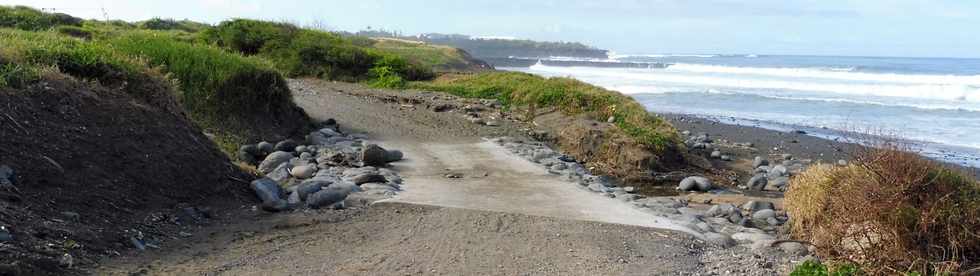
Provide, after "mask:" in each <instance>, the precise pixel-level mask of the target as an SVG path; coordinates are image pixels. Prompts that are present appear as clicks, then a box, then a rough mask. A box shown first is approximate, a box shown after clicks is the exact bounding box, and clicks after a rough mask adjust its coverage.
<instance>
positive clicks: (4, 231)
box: [0, 226, 14, 242]
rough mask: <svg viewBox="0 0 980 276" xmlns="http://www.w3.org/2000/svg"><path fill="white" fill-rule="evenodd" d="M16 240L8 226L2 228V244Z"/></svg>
mask: <svg viewBox="0 0 980 276" xmlns="http://www.w3.org/2000/svg"><path fill="white" fill-rule="evenodd" d="M13 240H14V235H12V234H10V230H7V227H6V226H0V242H9V241H13Z"/></svg>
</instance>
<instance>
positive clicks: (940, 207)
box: [785, 145, 980, 275]
mask: <svg viewBox="0 0 980 276" xmlns="http://www.w3.org/2000/svg"><path fill="white" fill-rule="evenodd" d="M857 157H858V158H857V159H856V160H855V161H854V162H852V164H851V165H849V166H844V167H835V166H827V165H823V166H813V167H811V168H810V169H808V170H807V171H806V172H804V173H803V174H801V175H799V176H798V177H796V178H794V179H793V181H792V182H791V185H790V190H789V191H788V192H787V193H786V200H785V202H786V210H787V212H788V213H789V214H790V217H792V218H793V224H792V230H793V234H794V235H795V236H797V237H798V238H800V239H804V240H808V241H810V242H811V243H813V244H814V245H815V246H816V247H817V250H818V254H820V255H821V256H822V257H824V258H826V259H828V260H834V261H842V262H843V261H846V262H854V263H856V264H858V265H859V266H860V267H861V268H862V269H863V270H865V271H868V272H870V273H872V274H888V273H895V272H896V271H909V272H910V273H919V274H922V275H932V274H942V273H953V272H957V271H967V270H970V269H977V268H976V263H974V261H975V260H977V259H980V233H978V230H977V229H980V183H978V182H977V181H976V180H974V179H970V178H969V177H967V176H966V175H964V174H962V173H960V172H957V171H954V170H951V169H948V168H945V167H943V166H942V165H939V164H937V163H935V162H934V161H930V160H927V159H924V158H923V157H921V156H919V155H917V154H915V153H911V152H908V151H905V150H902V149H899V148H897V147H894V146H890V145H883V146H880V147H876V148H873V149H869V150H868V151H867V152H864V153H861V154H860V155H858V156H857ZM855 206H861V209H862V210H861V212H854V207H855ZM964 266H974V267H964Z"/></svg>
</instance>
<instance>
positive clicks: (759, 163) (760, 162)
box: [752, 156, 769, 168]
mask: <svg viewBox="0 0 980 276" xmlns="http://www.w3.org/2000/svg"><path fill="white" fill-rule="evenodd" d="M767 165H769V160H766V159H762V156H756V157H755V159H754V160H752V167H753V168H758V167H761V166H767Z"/></svg>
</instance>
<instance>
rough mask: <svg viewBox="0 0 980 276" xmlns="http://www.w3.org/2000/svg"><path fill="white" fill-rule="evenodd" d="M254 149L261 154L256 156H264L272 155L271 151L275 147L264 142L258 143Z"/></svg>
mask: <svg viewBox="0 0 980 276" xmlns="http://www.w3.org/2000/svg"><path fill="white" fill-rule="evenodd" d="M256 147H258V148H259V153H261V154H256V155H265V154H270V153H272V152H273V150H275V147H276V146H275V145H273V144H272V143H269V142H266V141H262V142H259V144H258V145H256Z"/></svg>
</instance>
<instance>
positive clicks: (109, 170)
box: [0, 76, 251, 275]
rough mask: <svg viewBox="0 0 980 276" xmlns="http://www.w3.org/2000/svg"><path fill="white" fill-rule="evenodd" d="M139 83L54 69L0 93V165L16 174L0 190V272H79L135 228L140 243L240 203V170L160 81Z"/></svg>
mask: <svg viewBox="0 0 980 276" xmlns="http://www.w3.org/2000/svg"><path fill="white" fill-rule="evenodd" d="M142 89H146V90H148V91H143V92H146V94H152V95H155V96H153V97H151V98H152V99H151V100H148V99H146V98H144V97H141V99H139V100H138V99H135V98H133V97H131V96H130V95H128V94H125V93H123V92H120V91H119V90H118V89H112V88H106V87H101V86H98V85H95V84H91V83H86V82H80V81H76V80H72V79H63V78H62V77H59V76H49V77H47V79H46V80H44V81H41V82H39V83H36V84H34V85H31V86H30V87H27V88H25V89H17V90H14V89H3V90H0V165H8V166H10V167H12V168H13V169H14V170H15V171H16V174H17V178H16V189H11V190H0V225H2V226H5V227H6V228H7V229H8V230H9V231H10V232H11V234H12V235H13V240H12V241H10V242H0V260H2V262H0V275H44V274H51V275H56V274H57V275H61V274H75V273H80V270H78V268H80V267H81V268H84V267H88V266H92V265H93V264H95V262H96V261H98V259H100V258H103V257H106V256H115V255H118V254H121V253H125V252H126V251H129V250H135V249H133V248H135V247H134V246H133V245H132V243H131V242H130V237H132V236H139V234H138V233H140V232H141V233H142V237H143V238H142V239H143V241H145V242H146V243H147V244H150V245H151V246H152V245H153V244H160V243H162V242H164V241H165V240H166V239H170V238H172V237H175V236H177V235H176V234H175V233H177V231H180V229H181V228H182V227H188V226H189V225H193V224H195V223H201V222H205V221H206V220H207V218H206V217H208V216H209V213H210V212H208V209H209V208H206V207H205V206H204V205H203V204H208V205H210V206H222V203H229V204H230V203H233V202H236V201H237V202H240V201H242V200H243V199H249V200H250V197H251V195H250V194H248V193H247V184H245V183H241V182H240V181H248V180H250V176H248V175H245V174H244V173H242V172H241V170H240V169H238V168H237V167H236V166H234V165H232V164H231V163H230V162H229V160H228V158H227V157H226V156H225V155H224V154H222V153H221V152H220V151H219V150H218V149H217V148H216V147H215V145H214V144H213V143H212V142H211V141H210V140H209V139H208V138H207V137H206V136H205V135H204V134H203V133H202V132H201V130H200V129H199V128H197V127H195V126H194V125H193V124H192V123H191V122H190V121H189V120H188V119H187V117H186V116H185V115H184V114H182V112H180V109H179V108H174V107H176V106H177V105H176V104H175V102H174V100H173V98H172V96H171V95H172V88H171V87H169V85H166V84H164V83H163V82H160V83H158V84H156V85H145V87H143V88H142ZM148 102H152V104H148ZM161 103H163V104H161ZM232 179H238V180H240V181H236V180H232ZM188 207H190V208H188ZM194 207H198V208H196V209H195V208H194ZM185 208H186V209H185ZM188 210H190V211H188ZM185 211H186V212H185ZM66 212H67V213H66ZM74 214H77V216H76V215H74ZM66 254H67V255H70V257H66ZM69 259H70V263H71V266H70V267H69Z"/></svg>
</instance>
